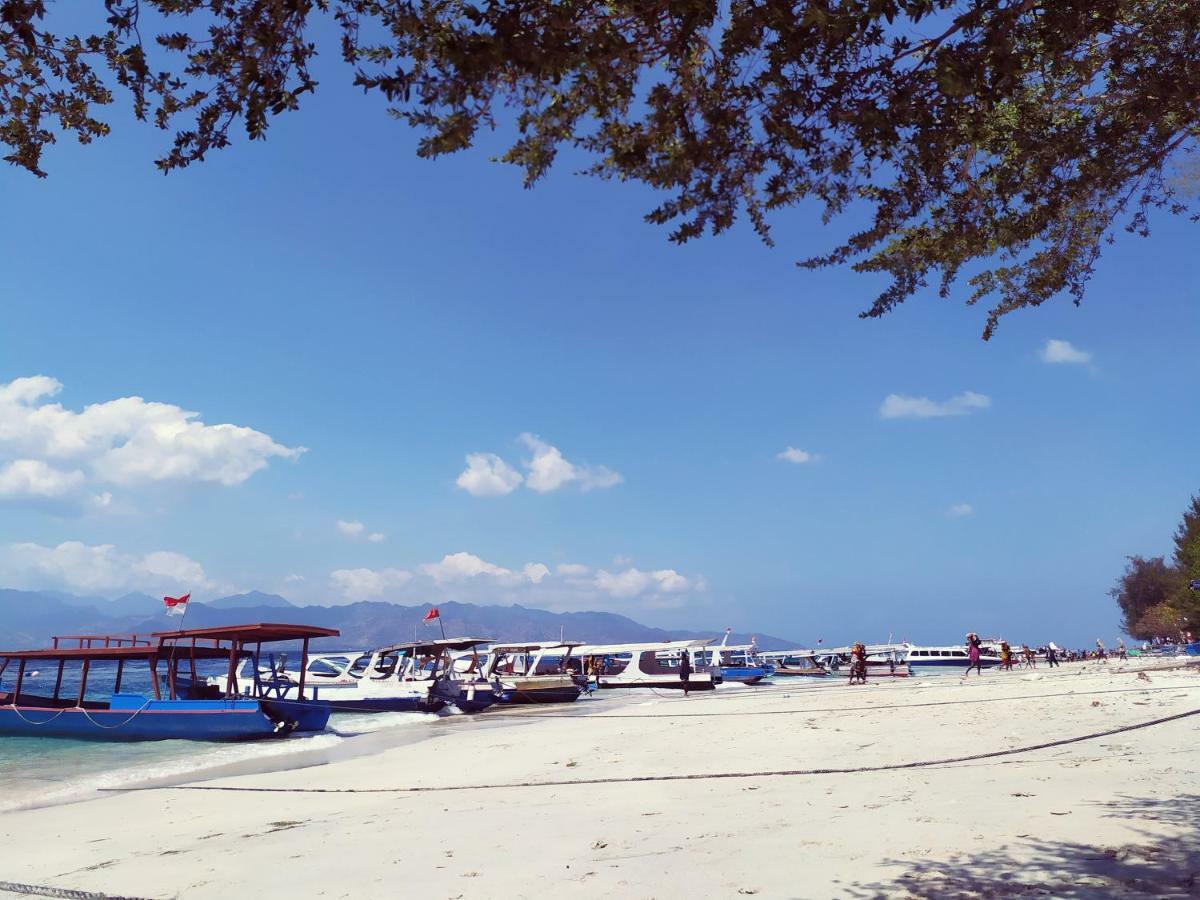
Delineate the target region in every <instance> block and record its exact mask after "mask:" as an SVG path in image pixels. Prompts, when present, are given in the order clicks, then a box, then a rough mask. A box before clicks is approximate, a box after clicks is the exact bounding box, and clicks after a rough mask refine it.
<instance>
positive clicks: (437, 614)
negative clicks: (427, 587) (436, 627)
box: [421, 606, 442, 625]
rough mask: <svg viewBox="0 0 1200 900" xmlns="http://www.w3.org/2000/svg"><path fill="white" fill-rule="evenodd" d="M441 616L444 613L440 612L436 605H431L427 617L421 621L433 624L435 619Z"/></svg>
mask: <svg viewBox="0 0 1200 900" xmlns="http://www.w3.org/2000/svg"><path fill="white" fill-rule="evenodd" d="M441 617H442V614H441V613H440V612H438V608H437V607H436V606H431V607H430V608H429V612H427V613H425V618H423V619H422V620H421V621H422V622H424V623H425V624H426V625H429V624H432V622H433V620H434V619H440V618H441Z"/></svg>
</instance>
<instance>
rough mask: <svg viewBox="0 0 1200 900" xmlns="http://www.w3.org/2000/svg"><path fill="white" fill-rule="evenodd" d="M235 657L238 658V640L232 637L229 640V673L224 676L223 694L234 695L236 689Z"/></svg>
mask: <svg viewBox="0 0 1200 900" xmlns="http://www.w3.org/2000/svg"><path fill="white" fill-rule="evenodd" d="M237 658H238V642H237V640H236V639H232V640H230V642H229V674H228V675H226V676H225V694H226V696H235V695H236V694H237V691H236V690H235V689H234V677H235V675H236V673H237Z"/></svg>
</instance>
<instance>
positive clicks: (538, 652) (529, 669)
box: [483, 641, 587, 703]
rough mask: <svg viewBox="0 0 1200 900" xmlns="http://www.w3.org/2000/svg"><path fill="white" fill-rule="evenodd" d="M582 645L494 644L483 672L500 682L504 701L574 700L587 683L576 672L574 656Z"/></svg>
mask: <svg viewBox="0 0 1200 900" xmlns="http://www.w3.org/2000/svg"><path fill="white" fill-rule="evenodd" d="M578 646H580V645H579V644H578V643H572V642H566V643H564V642H561V641H554V642H542V643H532V644H493V645H492V646H491V647H490V648H488V656H487V659H486V660H485V662H484V664H483V676H484V677H485V678H487V679H495V680H497V681H499V682H500V686H501V688H503V693H502V694H501V695H500V702H502V703H573V702H575V701H576V700H578V699H579V695H580V694H582V693H583V692H584V690H585V689H586V687H587V678H586V677H585V676H584V675H582V674H576V672H575V671H574V670H575V669H578V666H577V665H573V663H575V662H576V660H574V659H573V658H572V656H571V654H572V653H573V652H574V650H575V648H576V647H578Z"/></svg>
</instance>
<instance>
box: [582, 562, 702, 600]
mask: <svg viewBox="0 0 1200 900" xmlns="http://www.w3.org/2000/svg"><path fill="white" fill-rule="evenodd" d="M595 583H596V587H598V588H599V589H600V590H602V591H604V592H605V593H607V594H610V595H611V596H613V597H619V598H630V597H640V596H642V595H643V594H646V593H663V594H673V593H678V592H680V591H686V590H687V589H688V588H689V587H691V584H690V583H689V582H688V580H687V579H686V578H684V577H683V576H682V575H680V574H679V573H678V572H676V571H675V570H674V569H658V570H657V571H654V572H643V571H642V570H641V569H635V568H629V569H626V570H625V571H624V572H616V573H613V572H607V571H605V570H603V569H601V570H600V571H599V572H597V573H596V580H595Z"/></svg>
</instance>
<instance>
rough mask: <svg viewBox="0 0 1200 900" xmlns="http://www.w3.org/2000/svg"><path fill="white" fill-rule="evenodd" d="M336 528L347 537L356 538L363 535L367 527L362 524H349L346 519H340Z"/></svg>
mask: <svg viewBox="0 0 1200 900" xmlns="http://www.w3.org/2000/svg"><path fill="white" fill-rule="evenodd" d="M336 527H337V530H338V532H339V533H340V534H342V535H344V536H345V537H348V538H356V537H358V536H359V535H360V534H362V533H363V529H365V528H366V527H367V526H366V525H364V524H363V523H362V522H347V521H346V520H345V519H338V520H337V525H336Z"/></svg>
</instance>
